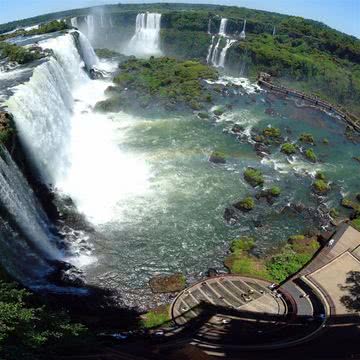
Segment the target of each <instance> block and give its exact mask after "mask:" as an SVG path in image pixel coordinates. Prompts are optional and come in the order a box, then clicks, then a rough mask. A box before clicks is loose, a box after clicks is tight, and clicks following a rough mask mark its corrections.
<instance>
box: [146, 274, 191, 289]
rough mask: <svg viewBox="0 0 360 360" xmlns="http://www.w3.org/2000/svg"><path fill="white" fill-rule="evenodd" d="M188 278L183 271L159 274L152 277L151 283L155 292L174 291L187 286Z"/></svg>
mask: <svg viewBox="0 0 360 360" xmlns="http://www.w3.org/2000/svg"><path fill="white" fill-rule="evenodd" d="M185 284H186V279H185V276H184V275H183V274H181V273H176V274H173V275H158V276H154V277H153V278H151V279H150V281H149V285H150V288H151V291H152V292H153V293H172V292H178V291H181V290H183V289H184V288H185Z"/></svg>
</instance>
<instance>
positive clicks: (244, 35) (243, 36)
mask: <svg viewBox="0 0 360 360" xmlns="http://www.w3.org/2000/svg"><path fill="white" fill-rule="evenodd" d="M245 27H246V19H245V20H244V26H243V29H242V31H241V33H240V39H245V38H246V34H245Z"/></svg>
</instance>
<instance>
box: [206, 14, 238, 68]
mask: <svg viewBox="0 0 360 360" xmlns="http://www.w3.org/2000/svg"><path fill="white" fill-rule="evenodd" d="M227 21H228V19H225V18H222V19H221V21H220V27H219V33H218V36H219V37H218V40H217V41H215V36H212V38H211V43H210V46H209V50H208V54H207V56H206V62H207V63H208V64H209V63H210V64H211V65H213V66H215V67H222V68H223V67H224V66H225V59H226V53H227V51H228V50H229V48H230V47H231V45H232V44H234V43H235V40H231V39H228V38H227V36H226V25H227ZM223 37H226V38H227V39H226V43H225V46H224V47H223V48H222V50H221V52H220V48H219V47H220V43H221V39H222V38H223Z"/></svg>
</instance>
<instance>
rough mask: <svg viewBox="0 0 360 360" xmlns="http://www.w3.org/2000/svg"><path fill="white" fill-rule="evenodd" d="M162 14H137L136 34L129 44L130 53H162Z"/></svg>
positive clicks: (143, 54)
mask: <svg viewBox="0 0 360 360" xmlns="http://www.w3.org/2000/svg"><path fill="white" fill-rule="evenodd" d="M160 22H161V14H157V13H140V14H138V15H137V16H136V26H135V34H134V35H133V37H132V38H131V39H130V42H129V44H128V46H127V53H128V54H129V55H137V56H150V55H161V50H160Z"/></svg>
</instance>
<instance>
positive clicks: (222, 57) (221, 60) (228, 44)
mask: <svg viewBox="0 0 360 360" xmlns="http://www.w3.org/2000/svg"><path fill="white" fill-rule="evenodd" d="M235 41H236V40H230V39H226V45H225V46H224V48H223V49H222V50H221V53H220V57H219V62H218V64H217V66H218V67H222V68H223V67H224V66H225V58H226V53H227V51H228V50H229V48H230V47H231V45H232V44H233V43H234V42H235Z"/></svg>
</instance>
